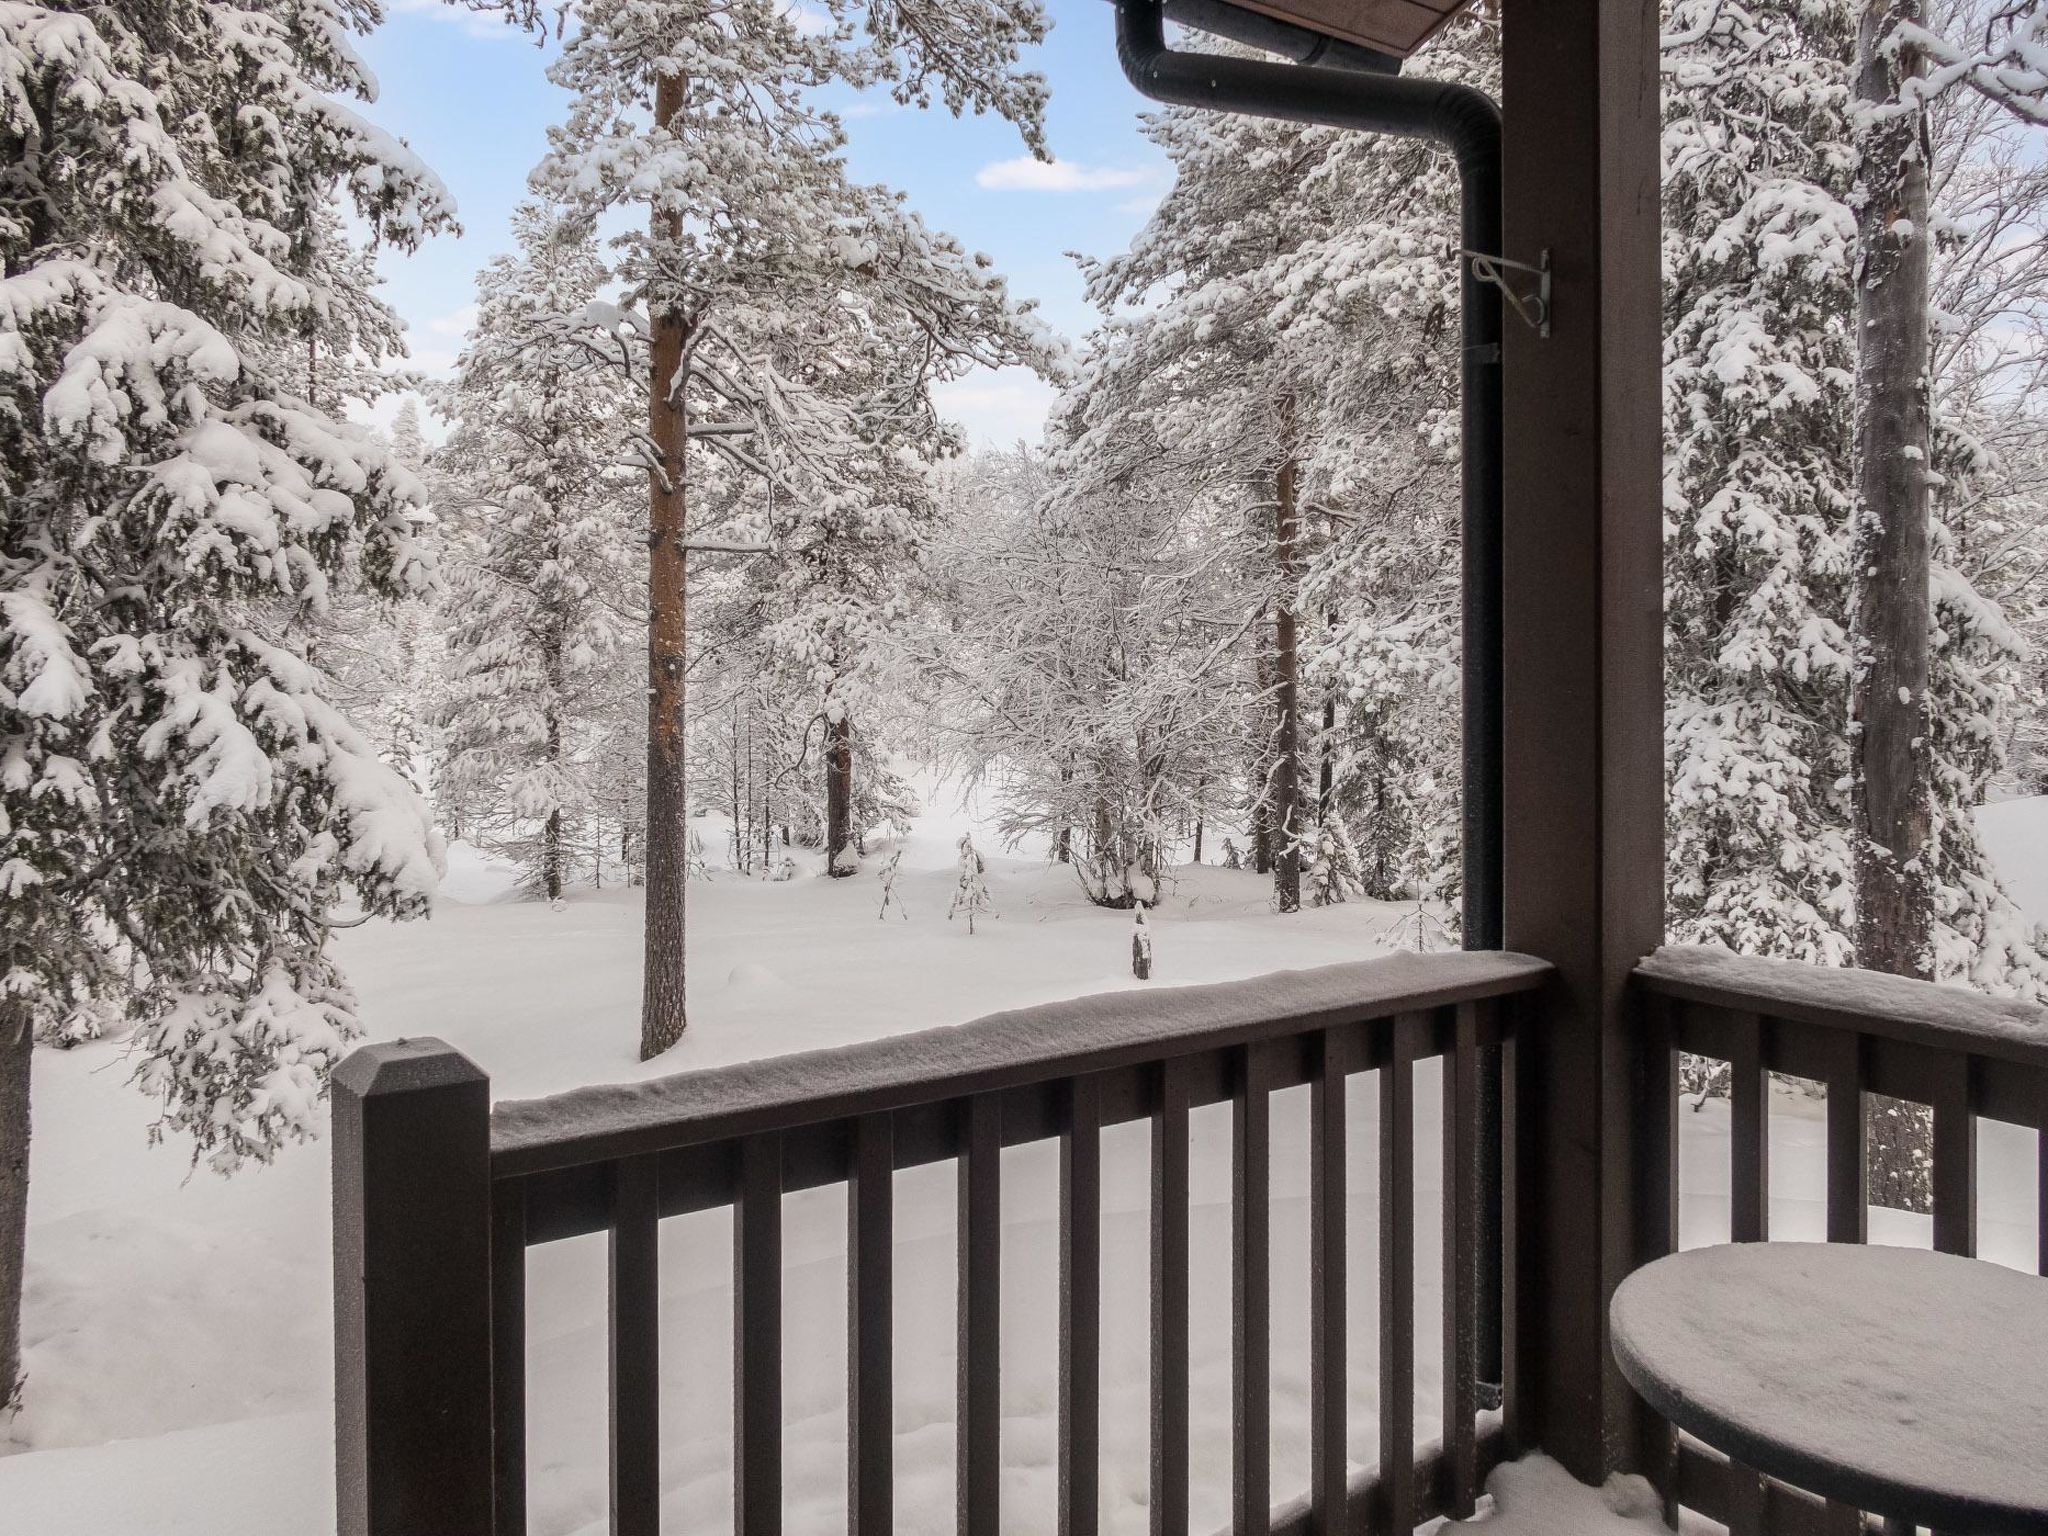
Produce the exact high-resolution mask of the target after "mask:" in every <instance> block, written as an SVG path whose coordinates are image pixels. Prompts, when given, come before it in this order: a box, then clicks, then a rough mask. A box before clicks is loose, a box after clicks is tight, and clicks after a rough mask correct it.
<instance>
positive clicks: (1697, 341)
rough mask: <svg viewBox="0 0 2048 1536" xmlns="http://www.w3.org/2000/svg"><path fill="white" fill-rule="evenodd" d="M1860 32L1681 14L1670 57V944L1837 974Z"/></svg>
mask: <svg viewBox="0 0 2048 1536" xmlns="http://www.w3.org/2000/svg"><path fill="white" fill-rule="evenodd" d="M1852 26H1853V19H1852V17H1851V15H1850V11H1849V7H1848V5H1847V4H1845V3H1830V4H1819V5H1815V4H1809V3H1806V0H1786V3H1775V0H1747V3H1743V4H1728V3H1721V0H1680V3H1678V4H1677V5H1675V6H1674V7H1673V8H1672V10H1671V13H1670V15H1669V18H1668V20H1667V33H1668V41H1667V43H1666V47H1665V54H1664V68H1665V128H1664V218H1665V252H1666V254H1665V337H1666V340H1665V371H1664V379H1665V482H1664V511H1665V523H1666V540H1665V544H1666V550H1665V558H1666V586H1665V592H1666V602H1667V607H1668V623H1669V643H1668V649H1667V653H1666V654H1667V688H1668V697H1667V705H1666V709H1667V713H1666V726H1665V735H1666V753H1667V757H1668V760H1669V768H1670V773H1671V793H1670V801H1669V818H1670V820H1669V825H1670V833H1669V836H1668V838H1667V844H1666V851H1667V857H1668V861H1669V880H1668V884H1667V889H1668V891H1669V896H1670V903H1671V930H1672V933H1673V936H1674V937H1676V938H1678V939H1680V940H1683V941H1686V942H1693V943H1720V944H1726V945H1727V946H1728V947H1729V948H1731V949H1735V950H1737V951H1739V952H1741V953H1744V954H1763V955H1778V956H1785V957H1788V958H1795V959H1805V960H1812V961H1816V962H1819V963H1821V964H1826V965H1845V964H1848V963H1850V961H1851V960H1852V958H1853V954H1854V947H1853V944H1852V942H1851V939H1850V913H1851V906H1852V902H1853V898H1854V880H1853V870H1852V865H1853V855H1852V852H1851V848H1850V842H1849V804H1848V793H1847V775H1848V771H1849V747H1848V729H1849V708H1848V698H1849V695H1848V688H1849V671H1850V667H1849V639H1848V634H1847V625H1846V617H1847V603H1848V581H1849V563H1848V562H1849V551H1848V547H1847V542H1846V540H1847V530H1848V519H1849V510H1850V505H1851V501H1852V498H1853V491H1852V487H1851V484H1850V479H1851V462H1850V446H1851V434H1852V430H1853V426H1852V398H1851V395H1852V375H1853V369H1854V366H1855V349H1856V338H1855V334H1854V330H1853V327H1852V326H1851V324H1850V316H1851V311H1852V309H1853V301H1854V291H1855V289H1854V267H1855V243H1856V219H1855V214H1854V212H1853V211H1852V210H1851V208H1850V206H1849V198H1850V195H1851V190H1852V184H1853V181H1854V177H1855V158H1854V155H1853V152H1852V151H1851V149H1850V146H1849V126H1848V116H1849V107H1850V103H1849V83H1848V73H1847V60H1848V54H1849V48H1850V45H1851V35H1852Z"/></svg>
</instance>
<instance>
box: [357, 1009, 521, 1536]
mask: <svg viewBox="0 0 2048 1536" xmlns="http://www.w3.org/2000/svg"><path fill="white" fill-rule="evenodd" d="M490 1113H491V1107H490V1080H489V1079H488V1078H486V1077H485V1076H484V1074H483V1073H482V1072H481V1071H479V1070H478V1069H477V1067H476V1066H475V1064H474V1063H472V1062H471V1061H469V1059H468V1058H467V1057H465V1056H463V1055H461V1054H460V1053H459V1052H457V1051H455V1050H453V1049H451V1048H450V1047H449V1046H447V1045H445V1044H443V1043H442V1042H441V1041H439V1040H400V1041H393V1042H388V1043H383V1044H378V1045H369V1046H365V1047H363V1048H362V1049H361V1050H359V1051H357V1052H356V1053H355V1054H354V1055H352V1056H350V1057H349V1058H348V1060H346V1061H344V1062H343V1063H342V1064H341V1065H340V1066H339V1067H337V1068H336V1069H335V1073H334V1363H335V1372H334V1418H335V1434H334V1458H335V1482H336V1492H337V1506H336V1507H337V1510H338V1513H339V1528H340V1536H425V1533H428V1532H431V1533H433V1536H491V1524H492V1515H491V1484H492V1460H491V1444H492V1441H491V1168H490Z"/></svg>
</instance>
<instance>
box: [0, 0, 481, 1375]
mask: <svg viewBox="0 0 2048 1536" xmlns="http://www.w3.org/2000/svg"><path fill="white" fill-rule="evenodd" d="M374 19H375V11H374V8H373V7H371V6H368V5H363V4H356V3H349V0H299V3H297V4H294V5H290V6H285V7H279V8H275V9H272V10H267V11H264V12H262V13H260V14H253V15H252V13H251V12H250V11H248V10H247V9H246V8H244V7H240V6H235V5H229V4H223V3H217V0H104V3H101V4H97V5H94V6H92V7H89V8H86V9H76V10H74V9H63V10H60V9H55V8H52V7H49V6H44V5H13V6H8V7H5V8H4V9H0V163H4V164H5V165H6V167H7V170H6V174H5V178H4V181H0V271H4V277H0V391H4V393H0V509H4V510H0V710H4V714H0V732H4V735H5V744H4V747H0V762H4V764H5V768H4V771H0V952H4V959H0V975H4V977H5V983H4V989H0V990H4V1001H0V1125H5V1126H7V1127H8V1129H9V1133H10V1135H12V1136H14V1137H16V1138H20V1137H22V1136H24V1135H25V1132H26V1127H27V1125H28V1103H27V1072H28V1053H29V1045H30V1041H31V1039H32V1038H33V1037H34V1036H36V1035H46V1036H50V1037H53V1038H54V1037H63V1036H67V1035H76V1034H78V1033H82V1032H91V1031H92V1030H93V1029H96V1028H98V1027H99V1026H100V1023H101V1021H108V1020H112V1019H115V1018H124V1017H125V1018H127V1019H129V1020H131V1021H133V1022H134V1024H135V1026H136V1030H137V1033H136V1037H135V1047H136V1059H137V1062H138V1067H137V1074H136V1075H137V1078H138V1081H139V1082H140V1083H141V1085H142V1087H143V1088H144V1089H145V1091H147V1092H148V1093H150V1094H151V1095H152V1096H154V1097H156V1098H157V1099H158V1101H159V1103H160V1105H161V1117H160V1119H159V1121H158V1123H157V1127H156V1129H157V1131H158V1132H160V1133H161V1132H170V1131H181V1132H185V1133H187V1134H189V1135H190V1136H191V1137H192V1139H193V1143H194V1151H195V1156H198V1155H204V1156H205V1157H207V1158H208V1160H209V1161H210V1162H211V1164H212V1166H214V1167H215V1168H217V1169H219V1170H221V1171H224V1172H225V1171H228V1170H232V1169H234V1168H235V1167H237V1166H239V1165H240V1164H242V1163H244V1162H246V1161H248V1160H251V1159H254V1160H258V1161H262V1160H267V1159H269V1158H270V1157H271V1156H273V1155H274V1154H275V1153H276V1152H277V1151H278V1149H279V1148H280V1147H282V1146H284V1145H285V1144H287V1143H289V1142H292V1141H296V1140H299V1139H302V1138H304V1137H305V1136H307V1135H309V1134H311V1133H312V1132H313V1130H314V1129H315V1126H316V1122H317V1116H318V1113H319V1108H318V1106H319V1101H320V1098H321V1095H322V1092H323V1089H324V1086H325V1081H326V1073H327V1069H328V1067H329V1066H330V1065H331V1064H332V1062H333V1061H334V1060H335V1058H336V1057H337V1056H338V1055H339V1054H340V1053H341V1052H342V1050H343V1049H344V1048H345V1047H346V1043H347V1041H348V1039H349V1038H350V1036H351V1035H352V1034H353V1033H354V1030H355V1023H354V1019H353V1017H352V1014H351V1000H350V997H349V993H348V989H347V986H346V984H345V982H344V980H343V978H342V976H341V974H340V972H339V970H338V969H337V967H336V964H335V961H334V958H333V955H332V953H331V951H330V949H329V943H328V940H329V933H330V930H329V923H328V913H329V910H330V907H331V906H332V904H333V902H334V900H335V899H336V898H337V896H338V895H339V894H340V892H341V889H342V887H343V885H344V884H346V885H348V886H349V887H351V888H352V889H353V891H354V892H355V893H356V895H357V897H358V899H359V900H360V901H361V903H362V905H363V906H364V908H365V909H366V910H368V911H371V912H375V913H382V914H387V915H394V916H408V915H413V914H416V913H420V912H423V911H424V910H425V909H426V906H427V902H428V899H429V897H430V895H431V893H432V891H433V888H434V885H435V881H436V863H437V850H436V848H435V844H434V838H433V833H432V829H431V827H430V826H429V824H428V822H427V820H426V817H425V813H424V811H423V809H422V808H421V807H420V806H419V805H418V803H417V801H416V800H415V799H414V797H413V796H412V795H411V794H410V793H409V791H408V790H407V789H406V787H405V785H404V783H403V781H402V780H400V779H399V778H398V777H397V776H396V775H395V774H393V773H392V772H391V771H390V770H389V769H388V768H386V767H385V766H384V765H383V764H382V763H380V762H379V761H378V760H377V757H376V754H375V752H374V751H373V750H372V749H371V747H370V745H369V744H368V743H367V742H366V741H365V740H364V738H363V737H362V736H361V735H360V734H358V733H357V732H356V731H355V730H354V729H353V728H352V727H351V726H350V725H349V723H348V722H347V720H345V719H344V718H343V717H342V716H341V714H340V712H339V711H338V710H337V709H336V708H335V707H334V705H333V704H332V703H331V702H330V701H329V699H328V697H327V693H326V681H325V679H324V678H323V676H322V674H321V672H320V670H319V668H318V667H317V666H316V665H315V664H314V663H312V662H311V661H309V659H308V657H307V655H306V654H305V645H304V636H305V633H306V626H307V625H308V624H309V623H310V622H312V621H313V620H316V619H317V618H318V616H319V615H320V614H321V613H322V611H323V610H325V609H326V608H327V606H328V605H329V603H330V601H331V597H332V594H333V591H334V589H335V588H336V587H337V586H343V585H348V584H353V583H355V582H362V583H365V584H367V585H369V586H370V587H372V588H375V589H376V590H378V591H380V592H384V593H388V594H392V595H397V594H402V593H405V592H408V591H414V590H417V589H418V588H419V587H420V586H422V585H423V584H424V583H426V582H427V581H428V579H429V571H428V567H427V566H426V564H425V563H424V561H423V560H422V559H421V557H420V554H419V552H418V550H417V547H416V544H415V541H414V537H413V534H414V528H413V522H414V513H415V509H416V507H417V504H418V501H419V497H420V487H419V484H418V482H417V480H416V479H415V478H414V477H413V476H412V475H411V474H410V473H409V472H407V471H406V470H405V469H403V468H402V467H401V466H398V465H396V464H394V463H393V462H392V461H391V459H390V457H389V455H388V454H387V453H386V452H385V450H384V449H383V447H382V446H381V445H380V444H379V443H378V442H377V441H376V440H375V439H374V438H373V437H372V436H370V435H369V434H368V433H366V432H363V431H360V430H357V429H353V428H350V427H346V426H343V425H341V424H339V423H337V422H336V421H334V420H333V419H331V418H330V416H329V415H327V414H326V413H325V412H324V411H323V410H322V409H321V408H319V407H318V406H316V405H314V404H313V403H311V402H310V401H309V400H308V399H307V398H306V388H305V385H306V381H305V379H304V377H303V376H302V374H300V373H298V372H296V371H292V370H289V369H287V368H286V367H285V366H284V365H283V363H282V361H281V359H282V358H283V357H285V356H286V355H288V353H289V352H290V350H291V349H292V348H293V347H294V346H299V347H303V346H304V345H305V344H307V342H308V339H309V338H311V341H312V344H313V345H314V346H315V347H316V348H317V347H318V346H319V345H320V344H321V338H323V337H325V338H328V339H329V341H330V343H331V345H332V347H333V348H334V349H335V350H346V347H347V345H352V344H353V343H345V341H344V338H343V336H342V334H341V333H342V331H343V330H344V328H345V327H346V326H347V325H348V324H349V320H348V317H349V316H351V315H354V314H359V313H361V310H362V305H363V303H364V301H365V295H364V290H363V286H362V273H361V269H360V266H359V265H356V264H352V263H350V262H348V261H346V260H336V259H334V257H335V255H336V246H335V244H334V240H335V238H336V237H335V235H334V229H335V226H333V225H329V224H325V223H323V221H324V219H325V217H326V215H325V210H326V208H327V205H328V203H329V200H330V197H331V196H332V195H333V194H334V193H335V192H336V190H337V189H341V190H342V191H343V192H344V193H345V195H346V196H347V197H348V198H349V199H350V200H351V202H352V204H353V210H354V212H355V214H356V215H357V216H358V217H359V219H360V220H361V222H362V225H363V226H364V227H365V228H366V229H367V230H368V232H369V234H370V236H371V237H372V238H373V239H380V240H383V241H387V242H390V243H392V244H395V245H397V246H399V247H401V248H409V247H411V246H412V245H414V244H415V243H416V242H418V241H419V240H420V239H421V238H422V237H423V236H424V235H426V234H428V233H429V232H431V231H433V230H435V229H437V228H440V227H443V226H445V225H447V224H449V223H450V222H451V210H450V207H449V204H448V200H447V198H446V195H445V193H444V192H443V190H442V189H441V187H440V185H439V183H438V182H436V181H435V179H434V178H433V176H432V175H431V174H430V173H429V172H428V171H427V170H426V169H425V168H424V167H423V166H421V165H420V164H419V163H418V162H417V161H416V160H415V159H414V158H413V157H412V155H411V154H410V153H409V152H407V151H406V150H405V148H404V147H403V146H402V145H400V144H398V143H397V142H396V141H394V140H392V139H391V138H389V137H388V136H387V135H385V134H383V133H382V132H380V131H379V130H377V129H376V128H374V127H372V126H371V125H369V124H368V123H367V122H365V121H364V120H363V119H362V118H360V117H359V116H357V115H356V113H355V112H354V111H353V110H352V109H351V108H349V107H348V106H347V105H345V104H344V101H343V98H346V97H351V96H353V97H359V98H367V97H369V96H371V95H372V94H374V87H373V85H372V82H371V80H370V78H369V76H368V74H367V72H366V71H365V70H364V68H363V66H362V64H361V62H360V60H359V58H358V57H357V55H356V53H355V51H354V48H353V47H352V45H351V41H350V39H351V36H352V34H355V33H358V32H361V31H362V30H364V29H365V28H366V27H367V26H368V25H369V24H370V23H371V22H372V21H374ZM323 230H325V231H326V233H324V234H323ZM356 340H357V341H360V340H361V338H360V336H358V337H357V338H356ZM301 355H302V356H303V355H304V354H303V352H302V353H301ZM4 1150H5V1151H6V1153H7V1154H8V1155H5V1156H0V1402H5V1401H6V1400H8V1399H9V1398H11V1397H12V1396H13V1394H14V1391H15V1388H16V1383H17V1380H18V1376H19V1370H20V1353H19V1304H20V1281H21V1264H22V1258H21V1255H22V1245H23V1236H24V1218H25V1203H26V1193H27V1163H26V1157H25V1155H21V1154H23V1153H24V1152H25V1149H16V1148H7V1149H4Z"/></svg>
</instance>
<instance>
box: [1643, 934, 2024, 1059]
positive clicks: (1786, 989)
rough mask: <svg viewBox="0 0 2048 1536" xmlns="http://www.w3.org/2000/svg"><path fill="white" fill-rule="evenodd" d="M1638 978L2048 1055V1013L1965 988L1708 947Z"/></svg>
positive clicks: (1656, 963)
mask: <svg viewBox="0 0 2048 1536" xmlns="http://www.w3.org/2000/svg"><path fill="white" fill-rule="evenodd" d="M1638 972H1639V974H1641V975H1643V976H1646V977H1648V978H1650V979H1651V980H1653V981H1658V982H1663V983H1667V984H1670V985H1673V986H1678V987H1688V986H1691V987H1711V988H1716V989H1720V990H1724V991H1731V992H1751V993H1759V994H1762V995H1763V996H1765V997H1767V998H1769V999H1770V1000H1771V1001H1772V1002H1774V1003H1776V1004H1778V1005H1780V1006H1781V1008H1784V1009H1785V1010H1787V1011H1789V1010H1791V1009H1796V1008H1799V1007H1807V1008H1816V1009H1824V1010H1826V1011H1828V1012H1830V1013H1848V1014H1856V1015H1859V1016H1861V1017H1864V1018H1868V1019H1872V1020H1890V1021H1895V1022H1898V1023H1904V1024H1920V1025H1931V1026H1934V1027H1937V1028H1940V1029H1944V1030H1953V1031H1956V1032H1958V1033H1961V1034H1968V1035H1975V1036H1977V1037H1979V1038H1980V1039H1983V1040H1987V1041H1989V1040H1997V1041H2003V1042H2008V1043H2011V1044H2015V1045H2026V1046H2033V1047H2036V1048H2038V1049H2040V1050H2041V1051H2042V1052H2043V1053H2044V1054H2048V1008H2042V1007H2041V1006H2040V1005H2038V1004H2035V1003H2025V1002H2020V1001H2018V1000H2017V999H2013V998H2000V997H1986V996H1985V995H1984V994H1983V993H1981V992H1966V991H1964V990H1963V989H1962V988H1961V987H1950V986H1942V985H1939V984H1937V983H1934V982H1928V981H1914V980H1911V979H1910V978H1907V977H1904V976H1887V975H1884V974H1882V973H1880V972H1877V971H1861V970H1852V969H1847V968H1843V967H1836V966H1827V965H1808V964H1806V963H1805V962H1803V961H1799V960H1764V959H1760V958H1758V957H1757V956H1754V955H1738V954H1736V953H1734V952H1733V951H1732V950H1726V949H1721V948H1719V947H1718V946H1714V945H1706V944H1668V945H1666V946H1665V947H1664V948H1662V949H1660V950H1658V951H1657V952H1656V953H1655V954H1654V955H1651V956H1650V957H1649V958H1648V959H1647V960H1645V961H1644V962H1643V963H1642V965H1641V966H1640V967H1638Z"/></svg>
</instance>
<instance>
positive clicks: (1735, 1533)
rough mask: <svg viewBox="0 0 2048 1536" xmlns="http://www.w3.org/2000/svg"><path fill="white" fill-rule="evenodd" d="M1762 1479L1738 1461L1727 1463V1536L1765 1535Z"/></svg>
mask: <svg viewBox="0 0 2048 1536" xmlns="http://www.w3.org/2000/svg"><path fill="white" fill-rule="evenodd" d="M1767 1529H1768V1527H1767V1525H1766V1522H1765V1505H1764V1480H1763V1479H1762V1478H1761V1477H1759V1476H1758V1475H1757V1474H1756V1473H1754V1472H1752V1471H1750V1470H1749V1468H1747V1467H1745V1466H1743V1465H1742V1463H1740V1462H1738V1461H1731V1462H1729V1463H1728V1536H1765V1532H1766V1530H1767Z"/></svg>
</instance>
